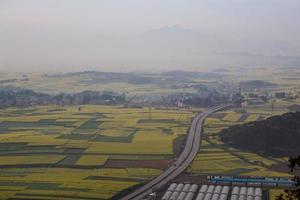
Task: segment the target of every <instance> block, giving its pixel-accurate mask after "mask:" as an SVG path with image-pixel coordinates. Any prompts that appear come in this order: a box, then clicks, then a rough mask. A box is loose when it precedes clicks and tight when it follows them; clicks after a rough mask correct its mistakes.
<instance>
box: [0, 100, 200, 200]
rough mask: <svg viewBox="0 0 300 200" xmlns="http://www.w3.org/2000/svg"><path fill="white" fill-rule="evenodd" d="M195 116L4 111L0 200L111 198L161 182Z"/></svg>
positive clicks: (0, 114)
mask: <svg viewBox="0 0 300 200" xmlns="http://www.w3.org/2000/svg"><path fill="white" fill-rule="evenodd" d="M193 116H194V113H193V112H191V111H188V110H170V109H169V110H167V109H164V110H159V109H155V108H153V109H152V110H151V113H150V112H149V109H148V108H145V109H143V108H139V109H131V108H123V107H113V106H92V105H89V106H81V110H79V109H78V106H77V107H76V106H64V107H59V106H42V107H36V108H28V109H16V108H9V109H4V110H0V193H1V195H0V199H10V200H13V199H62V200H64V199H69V200H70V199H75V200H76V199H81V200H83V199H110V198H111V197H112V196H114V195H116V194H117V193H119V192H120V191H122V190H124V189H127V188H129V187H132V186H134V185H137V184H141V183H144V182H146V181H147V180H149V179H152V178H154V177H155V176H158V175H159V174H160V173H161V172H162V168H163V166H165V163H169V162H170V159H171V158H172V157H173V149H174V146H173V141H174V140H175V139H176V138H178V137H179V136H180V135H183V134H186V132H187V129H188V126H189V124H190V121H191V119H192V118H193ZM156 161H157V162H160V163H162V164H161V165H158V166H162V168H159V167H155V166H154V165H153V163H155V162H156ZM148 164H149V165H148ZM148 166H149V167H148Z"/></svg>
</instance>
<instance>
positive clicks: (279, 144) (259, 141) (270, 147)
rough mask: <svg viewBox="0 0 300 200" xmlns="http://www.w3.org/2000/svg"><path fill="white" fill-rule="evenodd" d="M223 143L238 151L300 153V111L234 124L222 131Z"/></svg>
mask: <svg viewBox="0 0 300 200" xmlns="http://www.w3.org/2000/svg"><path fill="white" fill-rule="evenodd" d="M220 137H221V140H222V141H223V142H224V143H226V144H228V145H230V146H233V147H235V148H238V149H242V150H246V151H252V152H257V153H261V154H265V155H270V156H292V155H299V154H300V112H294V113H286V114H283V115H280V116H273V117H270V118H268V119H265V120H262V121H255V122H251V123H247V124H243V125H234V126H231V127H229V128H227V129H224V130H223V131H221V134H220Z"/></svg>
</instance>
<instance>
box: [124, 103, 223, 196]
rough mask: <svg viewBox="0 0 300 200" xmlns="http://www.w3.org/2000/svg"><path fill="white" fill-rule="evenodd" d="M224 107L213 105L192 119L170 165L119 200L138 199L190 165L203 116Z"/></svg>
mask: <svg viewBox="0 0 300 200" xmlns="http://www.w3.org/2000/svg"><path fill="white" fill-rule="evenodd" d="M226 107H228V106H217V107H213V108H211V109H209V110H207V111H204V112H203V113H201V114H199V115H198V116H197V117H195V118H194V119H193V121H192V125H191V127H190V130H189V133H188V136H187V140H186V144H185V147H184V150H183V151H182V153H181V154H180V156H179V157H178V158H177V160H176V161H175V162H174V163H173V164H172V166H170V167H169V168H168V169H167V170H166V171H164V172H163V173H162V174H161V175H160V176H158V177H156V178H155V179H152V180H151V181H150V182H148V183H146V184H145V185H143V186H141V187H139V188H137V189H136V190H135V191H133V192H132V193H130V194H128V195H126V196H124V197H122V198H121V200H140V199H142V198H143V197H145V196H147V195H148V194H150V193H152V192H154V191H156V190H157V189H159V188H161V187H162V186H164V185H165V184H167V183H168V182H169V181H171V180H172V179H174V178H175V177H177V176H178V175H179V174H181V173H182V172H183V171H184V170H185V169H186V168H187V167H188V166H189V165H190V163H191V162H192V161H193V160H194V158H195V156H196V155H197V153H198V150H199V147H200V141H201V133H202V125H203V122H204V120H205V118H206V117H207V116H208V115H210V114H212V113H214V112H217V111H219V110H222V109H225V108H226Z"/></svg>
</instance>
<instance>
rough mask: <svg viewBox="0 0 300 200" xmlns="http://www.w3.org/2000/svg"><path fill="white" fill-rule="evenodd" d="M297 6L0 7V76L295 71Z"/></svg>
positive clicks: (155, 0)
mask: <svg viewBox="0 0 300 200" xmlns="http://www.w3.org/2000/svg"><path fill="white" fill-rule="evenodd" d="M299 10H300V1H299V0H285V1H282V0H229V1H225V0H202V1H197V0H186V1H182V0H22V1H18V0H0V71H79V70H100V71H132V70H139V71H143V70H160V71H167V70H175V69H188V70H201V69H206V68H210V67H211V68H213V67H229V66H236V65H264V64H278V65H280V64H283V65H287V64H289V65H298V64H299V63H300V62H299V56H300V12H299Z"/></svg>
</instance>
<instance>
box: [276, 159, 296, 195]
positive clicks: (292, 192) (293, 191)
mask: <svg viewBox="0 0 300 200" xmlns="http://www.w3.org/2000/svg"><path fill="white" fill-rule="evenodd" d="M289 168H290V169H291V172H293V171H294V170H295V169H296V168H297V170H299V168H300V156H298V157H294V158H293V157H291V158H290V159H289ZM293 181H294V182H295V185H294V186H293V187H291V188H288V189H286V190H285V191H284V193H283V194H280V195H279V196H278V197H276V200H299V199H300V177H299V176H294V178H293Z"/></svg>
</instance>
